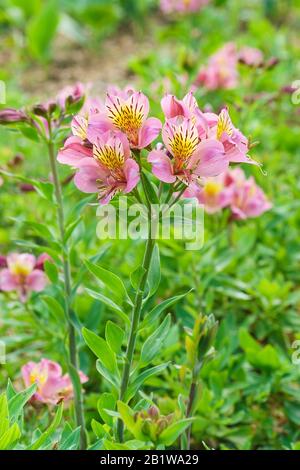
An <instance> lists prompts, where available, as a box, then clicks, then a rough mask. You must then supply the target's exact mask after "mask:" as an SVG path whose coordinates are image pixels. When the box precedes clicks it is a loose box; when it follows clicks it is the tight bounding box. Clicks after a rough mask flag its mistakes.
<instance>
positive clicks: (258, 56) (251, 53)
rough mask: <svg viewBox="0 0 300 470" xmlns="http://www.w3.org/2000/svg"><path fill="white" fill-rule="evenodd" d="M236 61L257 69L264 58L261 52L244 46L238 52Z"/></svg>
mask: <svg viewBox="0 0 300 470" xmlns="http://www.w3.org/2000/svg"><path fill="white" fill-rule="evenodd" d="M238 60H239V61H240V62H242V63H243V64H246V65H248V66H249V67H259V66H261V65H262V64H263V62H264V56H263V53H262V52H261V50H259V49H256V48H255V47H249V46H244V47H242V48H241V49H240V50H239V53H238Z"/></svg>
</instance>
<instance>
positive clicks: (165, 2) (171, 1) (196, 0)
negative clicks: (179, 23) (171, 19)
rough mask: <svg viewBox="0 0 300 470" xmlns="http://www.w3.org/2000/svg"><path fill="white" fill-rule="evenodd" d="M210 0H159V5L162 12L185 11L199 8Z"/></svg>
mask: <svg viewBox="0 0 300 470" xmlns="http://www.w3.org/2000/svg"><path fill="white" fill-rule="evenodd" d="M209 1H210V0H160V7H161V9H162V11H163V12H164V13H177V12H178V13H185V12H194V11H198V10H200V8H202V7H203V6H205V5H207V4H208V3H209Z"/></svg>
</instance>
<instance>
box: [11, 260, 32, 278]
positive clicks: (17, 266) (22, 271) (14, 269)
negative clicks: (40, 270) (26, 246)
mask: <svg viewBox="0 0 300 470" xmlns="http://www.w3.org/2000/svg"><path fill="white" fill-rule="evenodd" d="M31 271H32V268H31V266H26V265H25V264H21V263H19V262H15V263H14V264H13V265H12V266H10V272H11V273H12V274H14V275H15V276H21V277H26V276H28V275H29V274H30V273H31Z"/></svg>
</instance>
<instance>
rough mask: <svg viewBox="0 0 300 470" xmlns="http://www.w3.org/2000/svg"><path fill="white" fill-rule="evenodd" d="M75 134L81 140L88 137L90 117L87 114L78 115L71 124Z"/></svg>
mask: <svg viewBox="0 0 300 470" xmlns="http://www.w3.org/2000/svg"><path fill="white" fill-rule="evenodd" d="M71 128H72V132H73V135H76V136H77V137H79V138H80V139H81V140H85V139H86V137H87V129H88V119H87V117H85V116H80V115H78V116H76V118H75V119H74V120H73V122H72V124H71Z"/></svg>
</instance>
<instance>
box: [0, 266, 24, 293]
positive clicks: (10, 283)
mask: <svg viewBox="0 0 300 470" xmlns="http://www.w3.org/2000/svg"><path fill="white" fill-rule="evenodd" d="M18 287H19V284H18V281H17V279H16V277H15V276H13V274H11V272H10V271H9V269H3V270H2V271H0V290H3V291H7V292H8V291H11V290H17V289H18Z"/></svg>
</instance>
